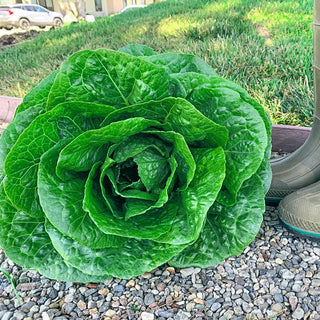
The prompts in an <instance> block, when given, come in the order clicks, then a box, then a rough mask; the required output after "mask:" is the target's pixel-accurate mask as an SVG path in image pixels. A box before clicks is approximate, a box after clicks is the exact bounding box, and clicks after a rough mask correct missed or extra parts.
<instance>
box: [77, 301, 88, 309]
mask: <svg viewBox="0 0 320 320" xmlns="http://www.w3.org/2000/svg"><path fill="white" fill-rule="evenodd" d="M77 306H78V308H79V309H80V310H85V309H86V308H87V305H86V304H85V303H84V302H83V301H82V300H80V301H78V303H77Z"/></svg>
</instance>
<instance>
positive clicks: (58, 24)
mask: <svg viewBox="0 0 320 320" xmlns="http://www.w3.org/2000/svg"><path fill="white" fill-rule="evenodd" d="M62 24H63V22H62V20H61V19H60V18H54V20H53V26H54V27H56V28H59V27H61V26H62Z"/></svg>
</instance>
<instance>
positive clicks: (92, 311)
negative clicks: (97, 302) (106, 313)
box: [89, 308, 98, 314]
mask: <svg viewBox="0 0 320 320" xmlns="http://www.w3.org/2000/svg"><path fill="white" fill-rule="evenodd" d="M96 312H98V309H97V308H93V309H90V310H89V313H90V314H93V313H96Z"/></svg>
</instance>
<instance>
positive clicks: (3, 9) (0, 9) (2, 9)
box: [0, 7, 10, 11]
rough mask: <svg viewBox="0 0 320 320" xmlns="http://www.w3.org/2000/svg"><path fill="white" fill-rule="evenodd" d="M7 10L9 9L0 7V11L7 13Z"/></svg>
mask: <svg viewBox="0 0 320 320" xmlns="http://www.w3.org/2000/svg"><path fill="white" fill-rule="evenodd" d="M9 9H10V7H0V11H7V10H9Z"/></svg>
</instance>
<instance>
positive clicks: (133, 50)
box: [118, 44, 158, 57]
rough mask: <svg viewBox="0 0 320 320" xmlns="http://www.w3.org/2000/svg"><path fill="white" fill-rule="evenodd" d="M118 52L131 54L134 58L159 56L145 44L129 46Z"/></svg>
mask: <svg viewBox="0 0 320 320" xmlns="http://www.w3.org/2000/svg"><path fill="white" fill-rule="evenodd" d="M118 51H119V52H124V53H128V54H131V55H132V56H135V57H139V56H153V55H156V54H158V53H157V52H156V51H154V50H153V49H152V48H150V47H147V46H145V45H143V44H129V45H127V46H126V47H124V48H120V49H119V50H118Z"/></svg>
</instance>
